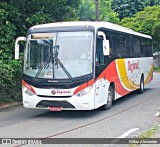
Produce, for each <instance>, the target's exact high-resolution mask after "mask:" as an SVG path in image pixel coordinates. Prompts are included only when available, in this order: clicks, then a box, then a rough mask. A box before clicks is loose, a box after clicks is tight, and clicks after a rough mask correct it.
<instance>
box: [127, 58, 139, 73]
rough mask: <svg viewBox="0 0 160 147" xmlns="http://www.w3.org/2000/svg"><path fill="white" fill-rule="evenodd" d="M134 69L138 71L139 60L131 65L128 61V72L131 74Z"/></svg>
mask: <svg viewBox="0 0 160 147" xmlns="http://www.w3.org/2000/svg"><path fill="white" fill-rule="evenodd" d="M136 69H139V60H138V61H137V62H135V63H134V62H133V63H131V62H130V61H128V71H131V73H132V72H133V71H134V70H136Z"/></svg>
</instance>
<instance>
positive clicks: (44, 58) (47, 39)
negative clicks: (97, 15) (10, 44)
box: [23, 31, 93, 79]
mask: <svg viewBox="0 0 160 147" xmlns="http://www.w3.org/2000/svg"><path fill="white" fill-rule="evenodd" d="M92 49H93V32H89V31H81V32H57V33H35V34H29V35H28V38H27V44H26V48H25V52H24V66H23V73H24V74H26V75H28V76H31V77H35V78H46V79H68V78H69V79H72V78H75V77H80V76H84V75H87V74H90V73H92V63H93V62H92V59H93V58H92V52H93V51H92Z"/></svg>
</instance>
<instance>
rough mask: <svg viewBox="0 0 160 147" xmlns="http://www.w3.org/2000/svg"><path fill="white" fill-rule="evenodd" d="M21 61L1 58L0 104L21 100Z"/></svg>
mask: <svg viewBox="0 0 160 147" xmlns="http://www.w3.org/2000/svg"><path fill="white" fill-rule="evenodd" d="M21 71H22V70H21V63H20V62H19V61H15V60H10V61H3V60H0V93H1V94H0V104H2V103H6V102H12V101H21V98H22V94H21V93H22V92H21V79H22V78H21Z"/></svg>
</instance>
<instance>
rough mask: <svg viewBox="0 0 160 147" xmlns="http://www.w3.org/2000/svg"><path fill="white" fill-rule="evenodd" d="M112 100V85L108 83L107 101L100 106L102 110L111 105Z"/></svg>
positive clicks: (107, 108)
mask: <svg viewBox="0 0 160 147" xmlns="http://www.w3.org/2000/svg"><path fill="white" fill-rule="evenodd" d="M113 100H114V87H113V86H111V85H110V86H109V89H108V96H107V103H106V104H105V105H103V106H102V110H109V109H110V108H111V107H112V103H113Z"/></svg>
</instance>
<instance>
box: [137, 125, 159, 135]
mask: <svg viewBox="0 0 160 147" xmlns="http://www.w3.org/2000/svg"><path fill="white" fill-rule="evenodd" d="M157 129H158V127H157V126H153V127H152V128H150V129H149V130H147V131H145V132H143V133H142V134H140V135H139V136H138V138H150V137H152V136H153V135H154V134H155V132H156V130H157Z"/></svg>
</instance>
